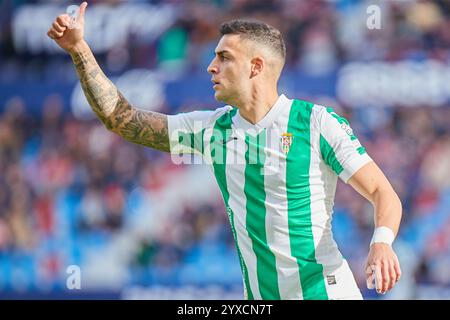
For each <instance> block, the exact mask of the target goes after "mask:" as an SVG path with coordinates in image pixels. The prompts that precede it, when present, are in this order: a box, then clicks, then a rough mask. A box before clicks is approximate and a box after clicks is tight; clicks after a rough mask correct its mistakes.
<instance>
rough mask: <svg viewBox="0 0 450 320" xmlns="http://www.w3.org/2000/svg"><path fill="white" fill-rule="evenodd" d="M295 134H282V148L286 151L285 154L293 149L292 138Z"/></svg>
mask: <svg viewBox="0 0 450 320" xmlns="http://www.w3.org/2000/svg"><path fill="white" fill-rule="evenodd" d="M293 138H294V136H293V135H292V133H287V132H286V133H283V134H282V135H281V150H282V151H283V152H284V154H288V152H289V150H290V149H291V145H292V140H293Z"/></svg>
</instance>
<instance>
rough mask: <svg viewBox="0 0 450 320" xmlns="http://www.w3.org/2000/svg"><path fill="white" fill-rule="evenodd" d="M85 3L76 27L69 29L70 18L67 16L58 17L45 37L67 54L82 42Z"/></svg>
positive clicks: (81, 8)
mask: <svg viewBox="0 0 450 320" xmlns="http://www.w3.org/2000/svg"><path fill="white" fill-rule="evenodd" d="M86 7H87V2H83V3H82V4H81V6H80V11H79V14H78V18H77V21H76V24H77V25H76V27H75V28H71V27H70V26H71V23H73V21H72V22H71V19H70V16H69V15H68V14H61V15H59V16H58V17H57V18H56V19H55V21H54V22H53V24H52V26H51V28H50V29H49V30H48V32H47V35H48V36H49V37H50V38H52V39H53V40H55V42H56V43H57V44H58V45H59V46H60V47H61V48H62V49H64V50H66V51H67V52H70V51H71V50H72V49H73V48H75V46H76V45H77V44H79V43H80V42H82V41H83V40H84V13H85V11H86Z"/></svg>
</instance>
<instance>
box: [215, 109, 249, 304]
mask: <svg viewBox="0 0 450 320" xmlns="http://www.w3.org/2000/svg"><path fill="white" fill-rule="evenodd" d="M236 112H237V109H236V108H235V109H233V110H231V111H230V112H227V113H226V114H224V115H223V116H221V117H220V118H219V119H218V120H217V121H216V124H215V126H214V130H213V134H212V136H211V140H210V145H211V158H212V159H213V168H214V175H215V177H216V180H217V183H218V185H219V188H220V191H221V192H222V197H223V200H224V202H225V207H226V210H227V214H228V219H229V220H230V225H231V231H232V233H233V237H234V241H235V244H236V251H237V253H238V256H239V263H240V265H241V270H242V273H243V276H244V283H245V287H246V288H245V289H246V291H247V295H248V299H250V300H253V299H254V298H253V293H252V290H251V288H250V281H249V278H248V271H247V267H246V265H245V262H244V259H243V258H242V254H241V251H240V250H239V244H238V238H237V235H236V228H235V227H234V213H233V210H231V208H230V206H229V205H228V201H229V199H230V194H229V192H228V187H227V176H226V168H225V165H226V158H227V148H226V144H224V143H221V142H222V141H226V140H227V139H228V138H229V134H230V129H231V119H232V118H233V117H234V115H235V114H236Z"/></svg>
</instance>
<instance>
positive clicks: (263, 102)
mask: <svg viewBox="0 0 450 320" xmlns="http://www.w3.org/2000/svg"><path fill="white" fill-rule="evenodd" d="M278 96H279V95H278V92H277V90H276V89H274V90H268V91H258V90H254V91H253V92H252V94H251V95H250V98H249V99H248V101H245V102H242V103H241V104H240V105H239V114H240V115H241V117H242V118H244V119H245V120H247V121H248V122H250V123H251V124H256V123H258V122H259V121H261V119H263V118H264V117H265V115H266V114H267V113H268V112H269V111H270V109H272V107H273V106H274V104H275V102H276V101H277V99H278Z"/></svg>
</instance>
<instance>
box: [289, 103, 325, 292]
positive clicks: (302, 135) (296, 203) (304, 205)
mask: <svg viewBox="0 0 450 320" xmlns="http://www.w3.org/2000/svg"><path fill="white" fill-rule="evenodd" d="M312 108H313V104H312V103H309V102H304V101H298V100H294V102H293V104H292V107H291V111H290V115H289V122H288V130H287V132H288V133H292V134H293V140H292V144H291V148H290V150H289V153H288V155H287V159H286V189H287V200H288V225H289V237H290V244H291V252H292V254H293V255H294V256H295V257H296V258H297V263H298V266H299V271H300V281H301V285H302V291H303V298H304V299H305V300H309V299H328V295H327V291H326V288H325V282H324V278H323V274H322V271H323V266H322V265H321V264H318V263H317V261H316V258H315V256H316V253H315V247H314V238H313V233H312V227H311V190H310V184H309V165H310V162H311V154H310V152H311V151H310V150H311V138H310V118H311V112H312Z"/></svg>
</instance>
